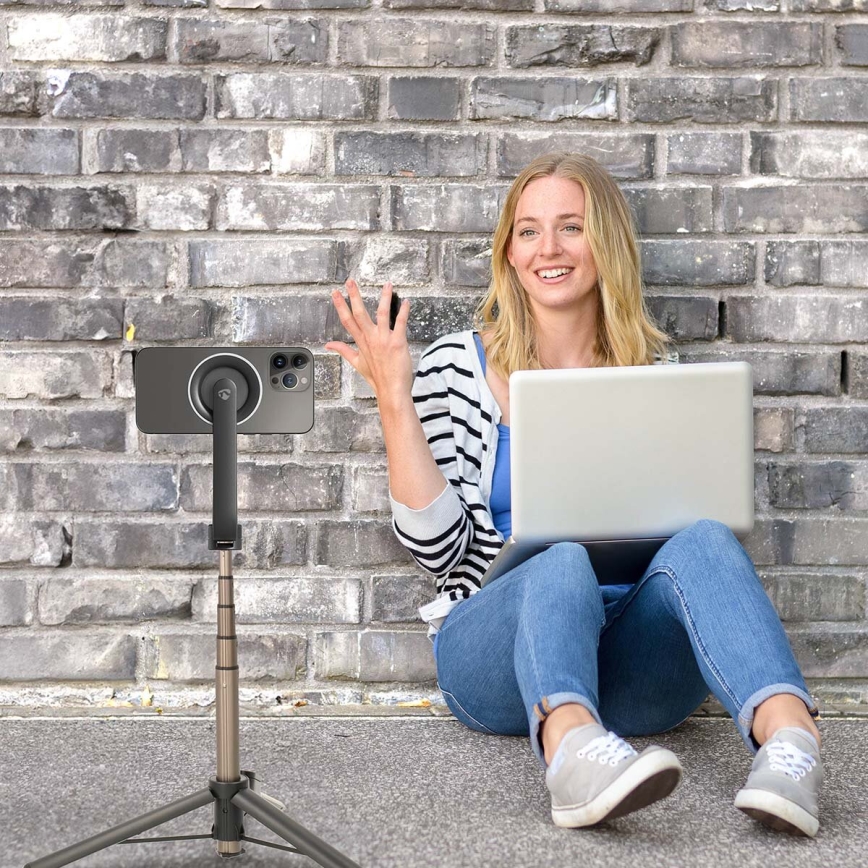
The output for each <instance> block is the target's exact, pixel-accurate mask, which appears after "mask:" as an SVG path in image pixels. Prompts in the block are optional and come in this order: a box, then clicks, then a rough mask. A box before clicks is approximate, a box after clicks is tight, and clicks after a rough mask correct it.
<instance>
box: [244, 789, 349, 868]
mask: <svg viewBox="0 0 868 868" xmlns="http://www.w3.org/2000/svg"><path fill="white" fill-rule="evenodd" d="M232 803H233V804H235V805H238V806H239V807H241V808H242V809H243V810H244V811H245V812H246V813H248V814H250V816H251V817H253V819H254V820H259V822H260V823H262V825H263V826H266V827H267V828H269V829H271V831H272V832H274V833H275V834H277V835H280V837H281V838H283V840H284V841H288V842H289V843H290V844H292V845H293V846H294V847H295V848H296V849H297V850H298V852H299V853H304V855H305V856H310V858H311V859H313V860H314V861H315V862H319V864H320V865H322V866H323V868H360V866H359V865H358V863H356V862H353V860H352V859H349V858H348V857H347V856H344V854H343V853H340V852H339V851H338V850H335V848H334V847H332V846H331V844H326V842H325V841H323V840H322V839H321V838H317V836H316V835H314V834H313V832H310V831H308V830H307V829H305V828H304V826H301V825H299V824H298V823H296V822H295V820H293V819H291V818H290V817H288V816H287V815H286V814H284V813H283V811H281V810H280V809H279V808H277V807H276V806H274V805H272V804H271V802H269V801H268V800H267V799H263V798H262V796H261V795H260V794H259V793H256V792H253V791H252V790H251V789H249V788H247V789H244V790H239V791H238V792H237V793H236V794H235V795H234V796H233V797H232Z"/></svg>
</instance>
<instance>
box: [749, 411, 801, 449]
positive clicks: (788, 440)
mask: <svg viewBox="0 0 868 868" xmlns="http://www.w3.org/2000/svg"><path fill="white" fill-rule="evenodd" d="M794 416H795V412H794V410H793V408H792V407H754V411H753V439H754V448H755V449H761V450H765V451H767V452H792V451H793V445H794V443H795V431H794V428H795V423H794Z"/></svg>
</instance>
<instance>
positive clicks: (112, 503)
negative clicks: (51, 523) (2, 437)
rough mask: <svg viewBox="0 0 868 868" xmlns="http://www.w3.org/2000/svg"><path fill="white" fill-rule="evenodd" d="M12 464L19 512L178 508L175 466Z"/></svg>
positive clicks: (12, 480)
mask: <svg viewBox="0 0 868 868" xmlns="http://www.w3.org/2000/svg"><path fill="white" fill-rule="evenodd" d="M10 466H11V468H12V478H11V480H10V485H11V492H10V493H11V494H12V496H13V498H14V503H15V504H16V508H17V509H21V510H34V511H38V510H76V511H79V512H109V511H111V512H156V511H159V510H176V509H177V508H178V481H177V479H176V473H175V466H174V464H144V463H141V462H123V463H118V462H115V463H108V462H106V461H98V462H93V461H87V462H84V461H81V462H77V463H74V464H72V463H70V462H67V461H64V462H63V463H62V464H61V463H57V462H54V463H46V462H41V463H36V462H34V463H32V464H31V463H25V462H22V461H18V462H16V463H15V464H13V465H10Z"/></svg>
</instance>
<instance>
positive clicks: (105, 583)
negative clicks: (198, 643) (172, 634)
mask: <svg viewBox="0 0 868 868" xmlns="http://www.w3.org/2000/svg"><path fill="white" fill-rule="evenodd" d="M192 587H193V580H192V579H187V578H181V577H178V578H161V577H148V578H147V579H141V578H136V579H103V578H97V577H94V576H86V577H80V578H72V579H67V578H58V577H55V576H50V577H49V578H48V580H47V581H46V582H45V583H44V584H43V585H42V587H41V588H40V589H39V603H38V605H39V622H40V623H41V624H52V625H53V624H100V623H106V622H111V621H134V622H140V621H153V620H157V619H161V618H188V617H189V616H190V597H191V594H192Z"/></svg>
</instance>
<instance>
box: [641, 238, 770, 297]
mask: <svg viewBox="0 0 868 868" xmlns="http://www.w3.org/2000/svg"><path fill="white" fill-rule="evenodd" d="M640 248H641V252H642V267H643V275H644V279H645V281H646V282H647V283H651V284H656V285H660V286H726V285H732V284H737V285H741V284H747V283H753V280H754V267H755V264H754V263H755V259H756V247H755V245H754V244H753V243H752V242H748V241H690V240H686V239H685V240H684V241H680V240H679V241H662V240H661V241H641V242H640Z"/></svg>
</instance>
